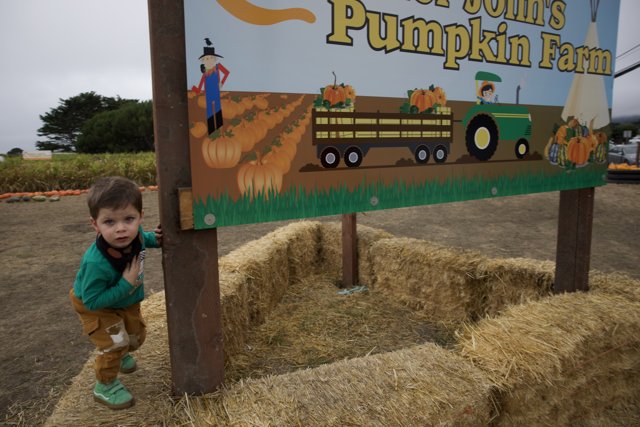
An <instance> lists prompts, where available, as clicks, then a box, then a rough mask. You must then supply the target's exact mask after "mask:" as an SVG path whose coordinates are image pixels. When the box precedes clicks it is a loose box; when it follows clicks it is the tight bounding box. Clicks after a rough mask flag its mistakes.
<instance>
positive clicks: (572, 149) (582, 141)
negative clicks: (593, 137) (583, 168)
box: [567, 137, 591, 165]
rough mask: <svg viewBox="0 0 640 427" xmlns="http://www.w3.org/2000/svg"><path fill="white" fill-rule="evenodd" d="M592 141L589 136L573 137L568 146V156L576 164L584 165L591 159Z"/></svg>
mask: <svg viewBox="0 0 640 427" xmlns="http://www.w3.org/2000/svg"><path fill="white" fill-rule="evenodd" d="M590 152H591V143H590V141H589V139H588V138H583V137H575V138H571V141H569V145H568V147H567V158H568V159H569V160H571V161H572V162H573V163H575V164H576V165H582V164H585V163H587V161H589V153H590Z"/></svg>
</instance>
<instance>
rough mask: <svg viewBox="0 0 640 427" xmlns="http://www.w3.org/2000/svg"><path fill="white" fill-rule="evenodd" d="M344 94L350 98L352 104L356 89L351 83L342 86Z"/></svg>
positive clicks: (354, 99) (354, 100)
mask: <svg viewBox="0 0 640 427" xmlns="http://www.w3.org/2000/svg"><path fill="white" fill-rule="evenodd" d="M344 94H345V96H346V97H347V99H350V100H351V103H352V104H354V103H355V102H356V90H355V89H354V88H353V87H352V86H351V85H346V86H344Z"/></svg>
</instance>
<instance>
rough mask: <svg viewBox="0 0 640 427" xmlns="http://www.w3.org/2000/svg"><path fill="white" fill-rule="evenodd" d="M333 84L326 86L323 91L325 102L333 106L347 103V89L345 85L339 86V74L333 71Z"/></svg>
mask: <svg viewBox="0 0 640 427" xmlns="http://www.w3.org/2000/svg"><path fill="white" fill-rule="evenodd" d="M332 73H333V85H328V86H325V88H324V91H323V92H322V101H323V103H325V104H328V106H329V107H333V106H334V105H337V104H340V103H343V104H344V103H345V102H346V101H347V93H346V91H345V87H344V86H342V85H340V86H338V83H337V82H338V76H336V73H335V72H333V71H332Z"/></svg>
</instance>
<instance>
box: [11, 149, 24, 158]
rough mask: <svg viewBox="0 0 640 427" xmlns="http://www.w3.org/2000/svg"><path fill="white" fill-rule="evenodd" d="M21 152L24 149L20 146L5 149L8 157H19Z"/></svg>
mask: <svg viewBox="0 0 640 427" xmlns="http://www.w3.org/2000/svg"><path fill="white" fill-rule="evenodd" d="M23 152H24V151H23V150H22V148H18V147H15V148H12V149H11V150H9V151H7V156H9V157H20V156H22V153H23Z"/></svg>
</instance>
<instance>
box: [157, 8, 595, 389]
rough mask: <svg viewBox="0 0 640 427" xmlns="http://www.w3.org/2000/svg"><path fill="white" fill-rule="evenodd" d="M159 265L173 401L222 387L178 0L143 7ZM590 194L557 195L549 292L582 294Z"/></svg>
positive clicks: (349, 221) (351, 226) (347, 256)
mask: <svg viewBox="0 0 640 427" xmlns="http://www.w3.org/2000/svg"><path fill="white" fill-rule="evenodd" d="M148 6H149V27H150V40H151V63H152V71H153V107H154V133H155V143H156V160H157V174H158V183H159V206H160V220H161V222H162V225H163V232H164V244H163V251H162V252H163V255H162V264H163V271H164V281H165V284H164V285H165V298H166V307H167V323H168V333H169V352H170V358H171V376H172V384H173V393H174V394H175V395H177V396H178V395H183V394H185V393H186V394H204V393H208V392H212V391H214V390H216V389H218V388H219V387H220V386H221V384H222V383H223V381H224V355H223V340H222V325H221V316H220V287H219V271H218V247H217V229H215V228H213V229H208V230H201V231H195V230H193V212H192V211H190V206H192V200H191V198H190V197H191V195H190V190H189V189H190V187H191V171H190V159H189V150H188V147H189V139H188V117H187V116H188V113H187V95H186V93H185V90H184V88H185V87H186V86H187V83H186V77H185V67H186V65H185V40H184V37H185V36H184V4H183V0H153V1H152V0H149V3H148ZM593 201H594V188H585V189H578V190H564V191H560V209H559V226H558V243H557V257H556V282H555V286H554V292H556V293H560V292H573V291H577V290H583V291H586V290H588V275H589V257H590V248H591V231H592V223H593ZM342 235H343V238H342V242H343V286H353V285H355V284H356V283H357V277H358V272H357V237H356V214H355V213H351V214H346V215H343V228H342Z"/></svg>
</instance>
